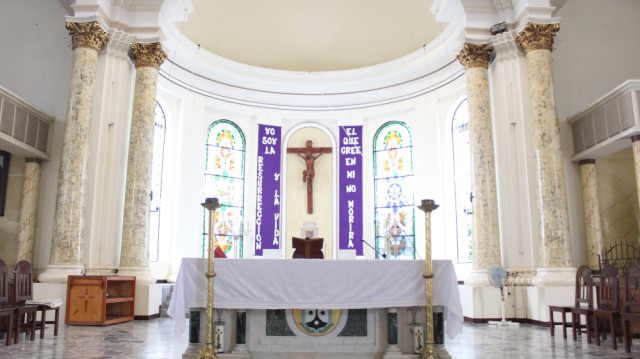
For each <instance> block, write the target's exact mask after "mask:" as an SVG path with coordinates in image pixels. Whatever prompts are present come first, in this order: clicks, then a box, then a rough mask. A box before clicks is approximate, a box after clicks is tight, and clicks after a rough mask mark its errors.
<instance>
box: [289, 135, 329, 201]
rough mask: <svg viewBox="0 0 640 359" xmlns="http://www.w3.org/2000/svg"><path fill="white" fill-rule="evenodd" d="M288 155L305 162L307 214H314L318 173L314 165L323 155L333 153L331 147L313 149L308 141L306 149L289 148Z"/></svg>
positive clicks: (303, 178)
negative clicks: (316, 175)
mask: <svg viewBox="0 0 640 359" xmlns="http://www.w3.org/2000/svg"><path fill="white" fill-rule="evenodd" d="M287 153H295V154H297V155H298V156H300V158H302V159H303V160H304V162H305V163H306V165H307V169H306V170H304V171H302V182H305V183H306V184H307V213H309V214H311V213H313V177H314V176H315V174H316V172H315V169H314V167H313V166H314V164H315V162H316V159H317V158H318V157H320V156H322V154H323V153H331V147H313V142H312V141H311V140H307V145H306V147H297V148H287Z"/></svg>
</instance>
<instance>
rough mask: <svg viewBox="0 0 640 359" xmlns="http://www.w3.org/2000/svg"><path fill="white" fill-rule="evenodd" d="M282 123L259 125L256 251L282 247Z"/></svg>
mask: <svg viewBox="0 0 640 359" xmlns="http://www.w3.org/2000/svg"><path fill="white" fill-rule="evenodd" d="M280 148H281V147H280V127H279V126H266V125H258V170H257V171H256V173H257V181H256V182H257V186H256V187H257V188H256V237H255V245H256V246H255V248H256V251H255V255H256V256H261V255H262V250H263V249H278V248H280V166H281V159H280Z"/></svg>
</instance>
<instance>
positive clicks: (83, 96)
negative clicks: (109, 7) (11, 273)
mask: <svg viewBox="0 0 640 359" xmlns="http://www.w3.org/2000/svg"><path fill="white" fill-rule="evenodd" d="M66 26H67V30H69V33H70V34H71V36H72V39H73V56H74V58H73V70H72V74H71V86H70V90H69V91H70V93H69V102H68V105H67V117H66V119H65V127H64V138H63V142H62V156H61V159H60V172H59V175H58V193H57V197H56V210H55V213H54V219H53V239H52V244H51V255H50V259H49V265H48V266H47V268H46V270H45V271H44V272H43V273H42V274H40V276H39V277H38V278H39V279H40V281H42V282H66V281H67V276H68V275H70V274H80V273H82V271H83V270H84V216H85V198H86V193H85V192H86V191H85V189H86V188H85V187H86V169H87V153H88V149H89V141H88V139H89V128H90V125H91V105H92V101H93V88H94V83H95V77H96V64H97V60H98V52H99V51H100V49H101V48H102V46H103V45H104V44H105V43H107V42H108V41H109V35H107V34H106V33H105V32H104V31H103V30H102V29H101V28H100V25H99V24H98V23H97V22H90V23H75V22H68V23H67V25H66Z"/></svg>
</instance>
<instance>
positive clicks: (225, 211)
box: [204, 206, 244, 258]
mask: <svg viewBox="0 0 640 359" xmlns="http://www.w3.org/2000/svg"><path fill="white" fill-rule="evenodd" d="M243 212H244V210H243V209H242V208H238V207H227V206H223V207H220V208H219V209H218V210H217V211H216V226H215V228H214V233H215V237H214V243H215V245H216V246H217V247H220V249H222V251H223V252H224V253H225V254H226V255H227V257H229V258H242V256H241V255H242V239H243V220H244V216H243ZM204 218H205V226H206V227H205V228H209V216H208V213H206V210H204ZM207 243H208V242H207ZM205 246H206V244H205Z"/></svg>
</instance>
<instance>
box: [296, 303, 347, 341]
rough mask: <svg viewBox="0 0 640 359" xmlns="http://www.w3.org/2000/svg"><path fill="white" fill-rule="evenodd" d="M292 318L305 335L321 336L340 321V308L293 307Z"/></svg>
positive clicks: (329, 331)
mask: <svg viewBox="0 0 640 359" xmlns="http://www.w3.org/2000/svg"><path fill="white" fill-rule="evenodd" d="M292 314H293V320H294V321H295V323H296V326H297V327H298V329H300V330H301V331H302V332H303V333H305V334H307V335H314V336H321V335H326V334H329V333H331V332H332V331H333V330H334V329H335V328H336V326H337V325H338V321H340V315H341V311H340V309H293V310H292Z"/></svg>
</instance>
